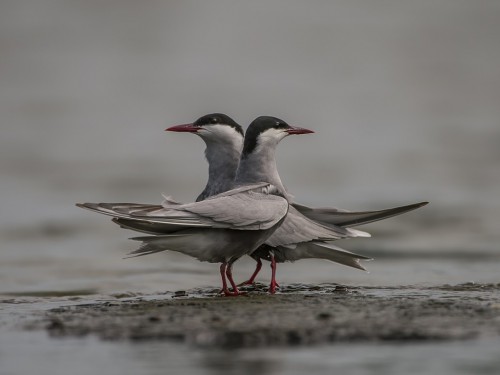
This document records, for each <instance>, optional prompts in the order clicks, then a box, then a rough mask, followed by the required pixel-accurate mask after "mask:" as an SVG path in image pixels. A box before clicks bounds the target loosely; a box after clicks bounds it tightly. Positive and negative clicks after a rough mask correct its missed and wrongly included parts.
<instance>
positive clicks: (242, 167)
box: [235, 145, 287, 196]
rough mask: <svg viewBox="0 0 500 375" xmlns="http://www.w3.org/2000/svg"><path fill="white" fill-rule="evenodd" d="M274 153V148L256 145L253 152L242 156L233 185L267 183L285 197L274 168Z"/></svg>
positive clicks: (283, 188)
mask: <svg viewBox="0 0 500 375" xmlns="http://www.w3.org/2000/svg"><path fill="white" fill-rule="evenodd" d="M275 151H276V148H275V147H266V146H265V145H257V147H256V148H255V150H253V152H251V153H248V154H245V155H243V156H242V158H241V160H240V164H239V167H238V171H237V173H236V178H235V184H236V185H242V184H251V183H256V182H267V183H270V184H272V185H274V186H275V187H276V188H277V189H278V191H279V192H280V193H281V194H282V195H283V196H287V194H286V190H285V187H284V186H283V183H282V182H281V178H280V175H279V173H278V168H277V166H276V157H275Z"/></svg>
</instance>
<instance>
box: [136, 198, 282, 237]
mask: <svg viewBox="0 0 500 375" xmlns="http://www.w3.org/2000/svg"><path fill="white" fill-rule="evenodd" d="M287 211H288V203H287V201H286V199H284V198H282V197H279V196H276V195H267V194H263V193H258V192H253V191H247V192H243V193H238V194H232V195H226V196H219V197H218V198H214V199H206V200H204V201H200V202H196V203H189V204H185V205H181V206H177V207H175V208H172V209H161V210H157V211H151V212H145V214H144V215H142V214H139V213H138V214H132V215H131V217H130V219H143V220H146V221H150V222H154V223H167V224H184V225H189V226H203V227H210V228H227V229H239V230H263V229H269V228H271V227H273V226H274V225H276V224H277V223H278V222H279V221H280V220H281V219H282V218H283V217H284V216H285V215H286V213H287Z"/></svg>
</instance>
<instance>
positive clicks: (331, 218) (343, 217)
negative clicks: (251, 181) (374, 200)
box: [292, 202, 429, 227]
mask: <svg viewBox="0 0 500 375" xmlns="http://www.w3.org/2000/svg"><path fill="white" fill-rule="evenodd" d="M428 203H429V202H419V203H414V204H410V205H407V206H401V207H394V208H388V209H385V210H378V211H359V212H349V211H345V210H339V209H338V208H311V207H307V206H303V205H301V204H298V203H293V204H292V206H293V207H294V208H296V209H297V210H298V211H299V212H300V213H301V214H303V215H305V216H307V217H308V218H309V219H311V220H314V221H316V222H319V223H321V224H324V225H338V226H342V227H344V226H356V225H361V224H368V223H372V222H374V221H378V220H383V219H387V218H389V217H392V216H396V215H401V214H404V213H405V212H409V211H412V210H415V209H417V208H419V207H422V206H425V205H426V204H428Z"/></svg>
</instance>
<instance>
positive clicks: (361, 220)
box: [84, 113, 426, 293]
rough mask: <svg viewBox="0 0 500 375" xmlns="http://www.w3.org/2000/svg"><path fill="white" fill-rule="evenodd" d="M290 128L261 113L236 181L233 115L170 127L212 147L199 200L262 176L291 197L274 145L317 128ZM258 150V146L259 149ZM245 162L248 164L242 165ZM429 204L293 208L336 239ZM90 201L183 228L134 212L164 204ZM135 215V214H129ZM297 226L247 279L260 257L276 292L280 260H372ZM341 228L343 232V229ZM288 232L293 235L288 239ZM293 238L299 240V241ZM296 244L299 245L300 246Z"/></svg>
mask: <svg viewBox="0 0 500 375" xmlns="http://www.w3.org/2000/svg"><path fill="white" fill-rule="evenodd" d="M280 126H281V127H282V129H288V131H286V132H283V130H282V129H281V130H279V129H280V128H279V127H280ZM289 128H292V127H289V125H287V124H286V123H284V121H282V120H280V119H277V118H275V117H260V118H258V119H256V121H254V122H253V123H252V125H251V126H250V127H249V129H248V130H247V136H246V140H245V149H246V150H244V151H243V157H242V162H241V168H240V169H239V170H238V177H237V179H236V182H234V181H233V179H234V178H235V175H236V171H237V167H238V160H239V156H240V153H241V149H242V145H243V131H242V129H241V127H240V126H239V125H238V124H237V123H236V122H234V120H232V119H231V118H230V117H229V116H227V115H224V114H220V113H214V114H209V115H206V116H203V117H201V118H199V119H198V120H197V121H195V122H194V123H192V124H184V125H177V126H173V127H170V128H168V129H166V130H169V131H177V132H189V133H193V134H196V135H199V136H200V137H201V138H202V139H203V140H204V141H205V143H206V146H207V148H206V151H205V155H206V158H207V160H208V162H209V178H208V181H207V184H206V187H205V189H204V190H203V192H202V193H201V194H200V195H199V196H198V198H197V201H200V200H203V199H205V198H208V197H210V196H211V195H213V194H218V193H220V192H222V191H225V190H227V189H229V188H230V187H232V186H235V185H238V184H241V183H244V182H245V181H254V182H256V181H257V180H260V179H262V180H265V181H273V182H274V183H276V184H277V186H278V190H279V191H280V192H281V194H283V195H284V196H287V197H288V199H289V200H290V197H291V196H289V195H288V193H287V192H286V190H285V188H284V186H283V184H282V183H281V179H280V177H279V174H278V172H277V168H276V162H275V160H274V149H275V148H276V145H277V143H278V142H279V141H280V140H281V139H282V138H283V137H284V136H286V135H289V134H306V133H311V132H312V131H309V130H307V129H300V130H298V129H296V128H295V130H290V129H289ZM272 129H274V130H272ZM272 133H275V134H272ZM284 134H285V135H284ZM283 135H284V136H283ZM264 144H268V146H269V145H270V146H271V147H262V146H263V145H264ZM257 146H260V147H257ZM256 148H257V149H258V150H255V149H256ZM259 148H260V149H259ZM255 151H258V152H255ZM263 151H264V152H263ZM244 164H246V165H247V166H246V167H243V165H244ZM178 204H179V203H178V202H175V201H173V200H171V199H169V198H167V199H166V200H165V202H164V204H163V205H164V206H165V207H169V206H172V205H178ZM425 204H426V202H422V203H417V204H412V205H407V206H402V207H396V208H391V209H386V210H380V211H365V212H349V211H345V210H339V209H337V208H310V207H307V206H304V205H300V204H298V203H295V202H291V210H292V212H293V215H295V216H296V219H295V222H296V221H297V217H301V216H302V215H301V214H303V215H305V216H307V217H308V218H309V219H313V220H314V221H316V224H319V227H321V226H324V227H327V228H328V227H330V229H333V230H334V232H335V231H336V232H337V235H336V236H334V237H332V236H331V234H328V235H326V237H325V239H326V238H328V240H334V239H339V238H349V237H354V236H360V235H361V236H367V235H368V234H366V233H365V232H361V231H356V230H353V229H348V230H347V231H342V229H343V228H339V226H340V227H342V226H347V225H350V226H355V225H360V224H365V223H369V222H373V221H377V220H382V219H385V218H388V217H391V216H394V215H398V214H401V213H404V212H408V211H410V210H413V209H416V208H418V207H421V206H422V205H425ZM89 205H92V204H89ZM89 205H87V206H85V207H84V208H89V209H92V210H95V211H99V212H100V213H106V214H109V215H111V216H115V218H114V219H113V221H115V222H116V223H118V224H119V225H121V226H122V227H125V228H128V229H133V230H136V231H142V232H146V233H149V234H157V235H161V234H166V233H171V232H173V231H177V230H178V227H176V226H172V225H171V224H169V223H165V222H157V221H154V220H147V219H146V218H145V217H142V218H140V219H139V218H138V217H137V215H134V213H140V214H139V216H141V215H144V214H145V213H147V212H148V211H149V212H150V213H151V214H152V213H153V212H155V211H158V210H159V209H161V208H162V207H161V206H159V205H147V204H146V205H145V204H129V203H123V204H119V203H115V204H100V205H93V206H89ZM299 213H300V214H299ZM131 214H132V216H130V215H131ZM133 216H135V217H133ZM284 228H286V227H284ZM297 229H299V230H300V226H299V227H295V228H293V227H292V228H290V226H289V228H288V231H289V233H288V234H287V233H286V230H285V229H283V231H284V232H285V234H282V235H281V238H280V239H279V240H276V238H278V236H276V235H275V236H274V238H275V239H274V240H273V239H272V238H271V239H270V242H268V244H266V245H263V246H261V247H260V248H259V249H258V250H256V251H255V252H253V253H252V254H251V256H252V257H253V258H254V259H255V260H256V261H257V267H256V270H255V272H254V273H253V275H252V277H251V278H250V279H249V280H248V281H247V282H245V283H253V281H254V279H255V277H256V276H257V274H258V272H259V271H260V269H261V267H262V262H261V259H266V260H269V261H271V267H272V271H273V276H272V281H271V287H270V291H271V293H273V292H274V290H275V288H276V282H275V272H276V262H284V261H295V260H298V259H303V258H322V259H328V260H331V261H334V262H337V263H341V264H344V265H348V266H351V267H355V268H359V269H364V267H363V266H361V265H360V264H359V260H360V259H369V258H367V257H364V256H361V255H357V254H354V253H351V252H348V251H346V250H343V249H340V248H338V247H336V246H333V245H331V244H326V243H324V242H323V241H321V242H318V241H304V242H300V241H299V242H294V241H297V240H296V237H294V232H295V230H297ZM323 230H324V228H323ZM339 231H340V233H338V232H339ZM278 233H279V232H278ZM287 236H288V237H289V238H288V239H287ZM292 238H295V240H293V239H292ZM297 244H300V245H299V246H297ZM271 245H273V246H271Z"/></svg>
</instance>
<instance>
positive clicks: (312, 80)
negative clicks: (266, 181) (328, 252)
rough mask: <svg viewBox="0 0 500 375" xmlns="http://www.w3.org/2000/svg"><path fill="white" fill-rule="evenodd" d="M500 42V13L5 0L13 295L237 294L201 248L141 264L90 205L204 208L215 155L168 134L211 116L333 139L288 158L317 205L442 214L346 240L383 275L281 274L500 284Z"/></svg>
mask: <svg viewBox="0 0 500 375" xmlns="http://www.w3.org/2000/svg"><path fill="white" fill-rule="evenodd" d="M499 37H500V2H498V1H494V0H492V1H458V0H439V1H438V0H428V1H410V0H407V1H406V0H405V1H368V0H366V1H251V2H250V1H182V2H181V1H111V0H81V1H56V0H31V1H29V0H22V1H19V0H12V1H8V0H7V1H5V0H3V1H2V2H1V3H0V121H1V137H0V168H1V169H0V172H1V177H0V186H1V187H0V204H1V207H2V209H1V214H0V236H1V252H0V285H1V287H0V292H30V291H51V290H88V291H89V292H106V293H107V292H114V291H144V292H152V291H159V290H175V289H176V288H189V287H194V286H203V285H218V282H219V281H218V276H217V272H216V269H217V267H216V266H214V265H210V264H202V263H199V262H197V261H194V260H192V259H190V258H187V257H184V256H182V255H178V254H158V255H155V256H151V257H144V258H140V259H133V260H130V259H129V260H122V259H121V258H122V257H123V256H124V255H125V253H126V252H128V251H130V250H132V249H133V248H134V244H133V243H131V242H129V241H127V240H126V238H127V237H130V236H132V235H133V233H131V232H127V231H124V230H121V229H119V228H117V227H116V226H115V225H114V224H112V223H111V222H110V221H109V220H108V219H107V218H105V217H102V216H97V215H93V214H91V213H89V212H85V211H83V210H80V209H77V208H76V207H75V206H74V203H75V202H82V201H132V202H134V201H136V202H144V203H157V202H160V201H161V195H160V193H162V192H165V193H168V194H170V195H173V196H174V197H175V198H176V199H179V200H186V201H188V200H192V199H193V198H194V197H196V196H197V194H198V193H199V192H200V190H201V189H202V188H203V185H204V183H205V181H206V169H207V165H206V162H205V161H204V158H203V150H204V144H203V142H202V141H201V140H200V139H198V138H197V137H193V136H190V135H185V134H170V133H165V132H164V129H165V128H166V127H167V126H170V125H174V124H179V123H186V122H191V121H193V120H195V119H196V118H197V117H199V116H201V115H204V114H206V113H210V112H224V113H227V114H228V115H230V116H232V117H233V118H234V119H235V120H236V121H238V122H239V123H240V124H242V125H243V126H244V127H246V126H247V125H248V124H249V123H250V122H251V121H252V119H253V118H255V117H256V116H258V115H273V116H277V117H280V118H283V119H284V120H285V121H287V122H289V123H290V124H292V125H298V126H304V127H308V128H311V129H314V130H315V131H316V134H314V135H311V136H307V137H290V138H288V139H286V140H285V141H283V142H282V143H281V145H280V146H279V151H278V167H279V169H280V172H281V176H282V179H283V181H284V182H285V184H286V185H287V186H288V188H289V189H290V191H291V192H292V193H293V194H294V195H295V196H296V197H297V200H298V201H299V202H301V203H305V204H311V205H333V206H338V207H343V208H347V209H352V210H357V209H359V210H365V209H380V208H386V207H390V206H397V205H402V204H407V203H412V202H414V201H420V200H429V201H431V204H430V205H429V206H427V207H425V208H423V209H421V210H419V211H416V212H414V213H411V214H408V215H405V216H402V217H400V218H394V219H391V220H388V221H386V222H381V223H376V224H371V225H369V226H366V227H363V229H365V230H367V231H370V232H372V233H373V235H374V238H373V239H369V240H366V239H363V240H359V241H358V240H356V241H351V242H342V243H339V245H340V246H343V247H345V248H348V249H350V250H355V251H364V252H365V253H367V254H370V255H373V256H374V257H375V258H376V260H375V262H372V263H370V264H368V267H369V268H370V270H371V273H370V274H365V273H362V272H358V271H352V270H350V269H345V268H343V267H341V266H335V265H331V264H329V263H324V262H316V261H304V262H298V263H296V264H293V265H284V266H282V267H280V270H279V272H280V273H279V275H281V277H280V280H281V281H284V282H294V281H296V282H341V283H353V284H361V285H379V284H397V285H399V284H408V283H417V284H418V283H454V282H455V283H457V282H466V281H472V280H474V281H485V282H486V281H494V280H496V281H497V282H498V277H497V271H496V270H498V263H499V254H500V249H499V245H498V244H499V240H500V234H499V232H500V231H499V227H500V215H499V213H500V197H499V193H500V170H499V169H500V39H499ZM252 267H253V264H252V262H251V261H242V262H240V263H239V264H238V265H237V267H236V268H237V275H238V278H239V279H243V278H245V277H247V274H249V273H250V272H251V269H252ZM268 274H269V272H268V271H266V272H265V273H264V274H263V277H264V280H265V278H268V277H269V275H268Z"/></svg>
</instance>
